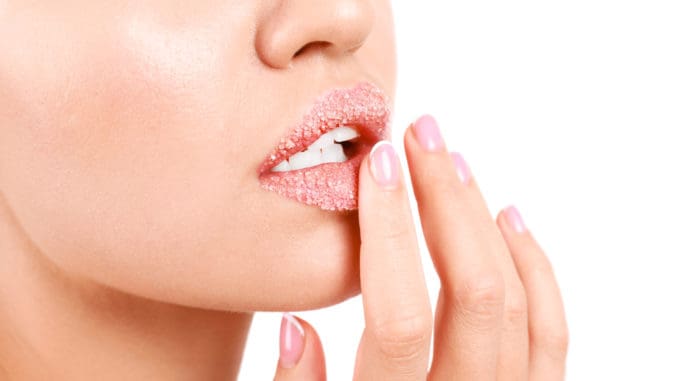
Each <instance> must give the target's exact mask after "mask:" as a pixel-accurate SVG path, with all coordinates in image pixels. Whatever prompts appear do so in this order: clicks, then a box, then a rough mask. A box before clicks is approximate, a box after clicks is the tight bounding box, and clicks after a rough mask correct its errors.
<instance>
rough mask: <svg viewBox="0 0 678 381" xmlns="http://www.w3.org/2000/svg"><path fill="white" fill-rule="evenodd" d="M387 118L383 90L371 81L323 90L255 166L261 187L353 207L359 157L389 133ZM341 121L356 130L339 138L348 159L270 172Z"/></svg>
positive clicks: (328, 204)
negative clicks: (353, 136)
mask: <svg viewBox="0 0 678 381" xmlns="http://www.w3.org/2000/svg"><path fill="white" fill-rule="evenodd" d="M389 119H390V108H389V102H388V100H387V97H386V95H385V94H384V93H383V91H382V90H381V89H379V88H378V87H376V86H375V85H373V84H371V83H369V82H363V83H360V84H358V85H357V86H355V87H353V88H346V89H334V90H331V91H329V92H327V93H325V94H323V95H322V96H320V98H318V99H317V100H316V101H315V103H314V104H313V106H312V107H311V108H310V109H309V111H308V112H307V113H306V114H305V115H304V116H303V118H302V121H301V123H299V124H298V125H296V126H295V127H293V128H292V129H291V131H290V132H289V134H288V135H286V136H284V137H283V138H282V139H280V141H279V143H278V144H277V146H276V147H275V148H274V149H273V150H272V151H271V152H270V153H269V154H268V155H267V157H266V158H265V160H264V161H263V163H262V164H261V166H260V167H259V181H260V183H261V185H262V187H263V188H264V189H267V190H270V191H273V192H275V193H278V194H280V195H282V196H285V197H287V198H291V199H294V200H297V201H299V202H302V203H305V204H308V205H313V206H318V207H320V208H321V209H324V210H333V211H340V210H355V209H357V208H358V170H359V167H360V162H361V161H362V159H363V158H364V157H365V155H367V154H368V153H369V150H370V149H371V147H372V146H373V145H374V144H375V143H376V142H378V141H379V140H383V139H388V138H389ZM342 126H343V127H349V128H352V129H355V130H356V131H357V132H358V134H359V136H358V137H357V138H356V139H354V140H351V142H350V144H346V145H344V144H343V143H342V146H343V147H344V153H345V156H346V161H343V162H331V163H323V164H318V165H314V166H310V167H307V168H303V169H296V170H290V171H285V172H277V171H273V169H274V168H276V166H277V168H280V167H281V166H279V164H281V163H282V162H283V161H285V160H289V159H290V157H292V156H294V155H295V154H298V153H301V152H302V151H304V150H306V149H308V148H309V146H311V145H312V144H313V143H314V142H316V141H317V140H318V139H319V138H320V137H321V136H322V135H323V134H326V133H327V132H329V131H331V130H334V129H336V128H339V127H342ZM297 157H298V155H297Z"/></svg>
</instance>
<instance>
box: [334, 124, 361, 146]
mask: <svg viewBox="0 0 678 381" xmlns="http://www.w3.org/2000/svg"><path fill="white" fill-rule="evenodd" d="M330 133H332V135H334V141H335V142H337V143H341V142H346V141H349V140H351V139H354V138H357V137H358V136H360V134H358V131H356V130H354V129H352V128H351V127H346V126H341V127H338V128H335V129H334V130H332V131H330Z"/></svg>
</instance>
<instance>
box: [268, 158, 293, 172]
mask: <svg viewBox="0 0 678 381" xmlns="http://www.w3.org/2000/svg"><path fill="white" fill-rule="evenodd" d="M291 169H292V167H290V163H289V162H288V161H287V160H283V161H281V162H280V164H278V165H276V166H275V167H273V168H272V169H271V171H272V172H287V171H290V170H291Z"/></svg>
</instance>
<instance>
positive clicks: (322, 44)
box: [292, 41, 332, 58]
mask: <svg viewBox="0 0 678 381" xmlns="http://www.w3.org/2000/svg"><path fill="white" fill-rule="evenodd" d="M331 45H332V44H331V43H330V42H327V41H313V42H309V43H308V44H306V45H304V46H302V47H301V49H299V50H297V51H296V52H295V53H294V56H292V57H293V58H297V57H298V56H300V55H301V54H304V53H306V52H308V51H310V50H313V49H318V50H323V49H326V48H327V47H329V46H331Z"/></svg>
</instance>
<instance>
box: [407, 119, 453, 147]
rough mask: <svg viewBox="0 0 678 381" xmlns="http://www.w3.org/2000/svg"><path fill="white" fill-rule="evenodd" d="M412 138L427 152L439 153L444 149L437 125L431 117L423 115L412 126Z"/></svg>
mask: <svg viewBox="0 0 678 381" xmlns="http://www.w3.org/2000/svg"><path fill="white" fill-rule="evenodd" d="M413 128H414V136H415V137H416V138H417V141H418V142H419V144H421V146H422V147H424V149H425V150H427V151H432V152H434V151H440V150H441V149H443V148H444V147H445V142H444V141H443V136H442V135H441V134H440V128H438V123H437V122H436V120H435V119H433V117H432V116H431V115H424V116H422V117H421V118H419V119H418V120H417V121H416V122H414V125H413Z"/></svg>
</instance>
